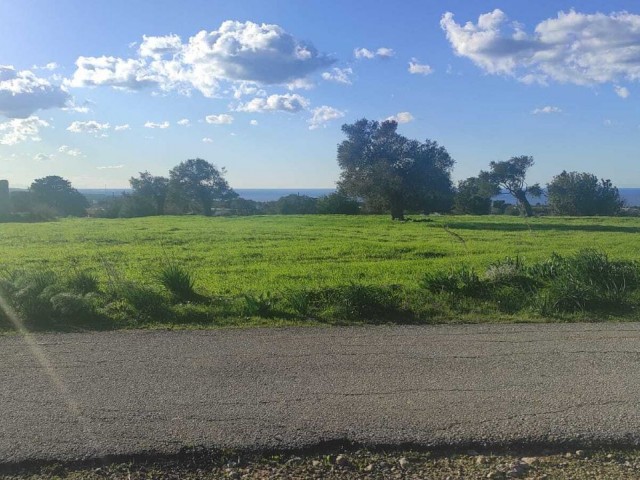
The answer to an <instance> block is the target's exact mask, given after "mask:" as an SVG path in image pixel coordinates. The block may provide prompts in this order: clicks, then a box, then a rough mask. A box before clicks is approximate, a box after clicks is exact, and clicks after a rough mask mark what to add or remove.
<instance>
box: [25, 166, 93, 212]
mask: <svg viewBox="0 0 640 480" xmlns="http://www.w3.org/2000/svg"><path fill="white" fill-rule="evenodd" d="M29 190H30V192H31V194H32V195H33V198H34V200H35V201H36V202H38V203H42V204H45V205H48V206H49V207H51V208H53V209H54V210H55V211H56V212H57V213H58V215H63V216H67V215H71V216H76V217H79V216H83V215H85V214H86V213H87V208H88V207H89V202H88V201H87V199H86V198H85V196H84V195H82V194H81V193H80V192H78V190H76V189H75V188H73V187H72V186H71V182H69V180H65V179H64V178H62V177H59V176H57V175H50V176H48V177H43V178H38V179H36V180H34V182H33V183H32V184H31V186H30V187H29Z"/></svg>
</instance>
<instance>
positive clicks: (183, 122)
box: [178, 118, 191, 127]
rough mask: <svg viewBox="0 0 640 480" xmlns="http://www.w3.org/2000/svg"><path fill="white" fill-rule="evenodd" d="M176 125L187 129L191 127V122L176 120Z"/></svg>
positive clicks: (184, 119)
mask: <svg viewBox="0 0 640 480" xmlns="http://www.w3.org/2000/svg"><path fill="white" fill-rule="evenodd" d="M178 125H180V126H181V127H188V126H190V125H191V120H189V119H188V118H182V119H180V120H178Z"/></svg>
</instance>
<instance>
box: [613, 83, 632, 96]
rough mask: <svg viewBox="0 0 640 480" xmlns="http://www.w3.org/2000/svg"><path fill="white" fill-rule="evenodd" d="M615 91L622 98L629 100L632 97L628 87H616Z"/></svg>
mask: <svg viewBox="0 0 640 480" xmlns="http://www.w3.org/2000/svg"><path fill="white" fill-rule="evenodd" d="M613 90H614V92H616V95H618V96H619V97H620V98H627V97H629V95H631V92H629V89H628V88H627V87H621V86H620V85H614V86H613Z"/></svg>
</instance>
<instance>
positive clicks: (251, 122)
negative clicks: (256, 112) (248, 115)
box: [249, 120, 258, 127]
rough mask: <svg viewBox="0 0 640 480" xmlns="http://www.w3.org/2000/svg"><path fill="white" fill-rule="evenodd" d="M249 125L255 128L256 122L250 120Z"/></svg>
mask: <svg viewBox="0 0 640 480" xmlns="http://www.w3.org/2000/svg"><path fill="white" fill-rule="evenodd" d="M249 125H251V126H252V127H255V126H257V125H258V120H251V121H249Z"/></svg>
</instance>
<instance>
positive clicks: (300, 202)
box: [273, 193, 317, 215]
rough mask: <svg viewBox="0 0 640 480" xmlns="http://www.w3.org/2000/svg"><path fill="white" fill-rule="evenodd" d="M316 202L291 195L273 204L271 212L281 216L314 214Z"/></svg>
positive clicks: (312, 199)
mask: <svg viewBox="0 0 640 480" xmlns="http://www.w3.org/2000/svg"><path fill="white" fill-rule="evenodd" d="M316 202H317V200H316V199H315V198H313V197H308V196H307V195H297V194H295V193H292V194H291V195H286V196H284V197H280V198H279V199H278V200H276V201H275V202H274V204H273V212H274V213H278V214H281V215H306V214H313V213H316Z"/></svg>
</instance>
